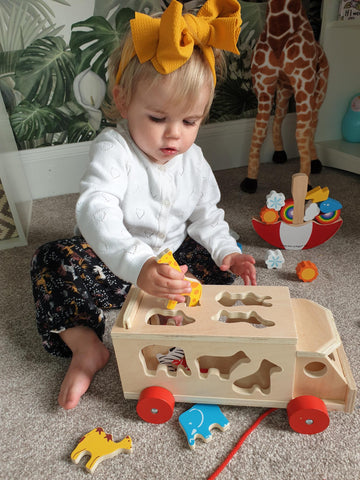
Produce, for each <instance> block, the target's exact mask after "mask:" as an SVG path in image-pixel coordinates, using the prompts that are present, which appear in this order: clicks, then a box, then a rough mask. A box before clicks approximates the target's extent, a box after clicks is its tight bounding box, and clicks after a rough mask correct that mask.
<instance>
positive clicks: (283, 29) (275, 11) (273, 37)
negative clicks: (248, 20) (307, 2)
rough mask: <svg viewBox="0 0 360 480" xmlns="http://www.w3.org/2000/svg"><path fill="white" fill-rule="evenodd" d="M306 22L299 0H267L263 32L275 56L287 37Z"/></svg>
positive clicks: (281, 48)
mask: <svg viewBox="0 0 360 480" xmlns="http://www.w3.org/2000/svg"><path fill="white" fill-rule="evenodd" d="M307 23H308V20H307V17H306V15H305V12H304V10H303V7H302V1H301V0H268V5H267V13H266V21H265V32H266V37H267V41H268V43H269V45H270V46H271V48H272V50H273V51H274V52H275V54H276V55H277V56H279V55H280V54H281V52H282V50H283V47H284V45H285V43H286V41H287V39H288V37H289V36H290V35H292V34H293V33H294V32H297V31H298V30H299V28H300V27H301V26H303V25H304V24H307Z"/></svg>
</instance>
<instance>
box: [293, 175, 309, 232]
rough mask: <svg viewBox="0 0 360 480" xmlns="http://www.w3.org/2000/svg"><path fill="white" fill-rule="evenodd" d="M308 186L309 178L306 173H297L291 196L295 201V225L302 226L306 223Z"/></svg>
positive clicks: (294, 177) (294, 176)
mask: <svg viewBox="0 0 360 480" xmlns="http://www.w3.org/2000/svg"><path fill="white" fill-rule="evenodd" d="M307 185H308V176H307V175H306V174H305V173H295V174H294V175H293V176H292V183H291V195H292V197H293V200H294V214H293V225H301V224H302V223H304V213H305V197H306V193H307Z"/></svg>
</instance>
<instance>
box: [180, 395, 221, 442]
mask: <svg viewBox="0 0 360 480" xmlns="http://www.w3.org/2000/svg"><path fill="white" fill-rule="evenodd" d="M179 422H180V425H181V427H182V429H183V430H184V432H185V435H186V436H187V441H188V443H189V447H190V448H191V449H192V450H194V449H195V439H196V438H198V437H199V438H202V439H203V441H204V442H205V443H207V442H210V440H211V439H212V435H211V432H210V430H211V429H212V428H219V429H220V430H222V431H224V430H226V429H227V428H228V427H229V421H228V419H227V418H226V417H225V415H224V414H223V413H222V411H221V410H220V408H219V407H218V406H217V405H204V404H200V403H198V404H196V405H194V406H193V407H192V408H190V410H187V411H186V412H184V413H182V414H181V415H180V417H179Z"/></svg>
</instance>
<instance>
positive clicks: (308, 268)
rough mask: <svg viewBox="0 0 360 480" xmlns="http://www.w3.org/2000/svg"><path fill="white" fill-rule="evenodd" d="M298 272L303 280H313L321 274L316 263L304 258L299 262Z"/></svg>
mask: <svg viewBox="0 0 360 480" xmlns="http://www.w3.org/2000/svg"><path fill="white" fill-rule="evenodd" d="M296 274H297V276H298V277H299V279H300V280H302V281H303V282H312V281H313V280H315V278H316V277H317V276H318V275H319V272H318V269H317V266H316V265H315V263H313V262H310V261H309V260H304V261H302V262H300V263H298V264H297V266H296Z"/></svg>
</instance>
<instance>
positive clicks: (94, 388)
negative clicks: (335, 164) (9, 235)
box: [0, 160, 360, 480]
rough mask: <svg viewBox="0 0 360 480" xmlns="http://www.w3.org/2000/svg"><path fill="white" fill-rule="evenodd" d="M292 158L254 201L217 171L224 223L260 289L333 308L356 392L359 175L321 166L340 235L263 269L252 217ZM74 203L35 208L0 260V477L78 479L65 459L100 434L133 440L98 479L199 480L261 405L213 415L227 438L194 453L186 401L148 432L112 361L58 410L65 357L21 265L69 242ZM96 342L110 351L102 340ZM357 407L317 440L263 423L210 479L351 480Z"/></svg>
mask: <svg viewBox="0 0 360 480" xmlns="http://www.w3.org/2000/svg"><path fill="white" fill-rule="evenodd" d="M297 169H298V162H297V161H296V160H293V161H290V162H289V163H287V164H285V165H277V166H275V165H272V164H267V165H262V166H261V171H260V179H259V188H258V192H257V193H256V194H254V195H248V194H244V193H241V192H240V191H239V183H240V181H241V180H242V179H243V177H244V176H245V173H246V169H245V168H240V169H233V170H228V171H221V172H217V174H216V175H217V178H218V180H219V184H220V186H221V190H222V192H223V198H222V206H223V207H224V208H225V209H226V212H227V220H228V221H229V223H230V225H231V227H232V228H233V229H234V230H235V231H237V232H238V233H239V234H240V241H241V242H242V244H243V247H244V251H245V252H248V253H251V254H253V255H254V256H255V258H256V261H257V272H258V283H259V285H285V286H288V287H289V289H290V292H291V295H292V297H300V298H303V297H304V298H308V299H310V300H313V301H315V302H318V303H319V304H321V305H323V306H325V307H327V308H329V309H330V310H332V312H333V315H334V317H335V320H336V324H337V327H338V330H339V332H340V335H341V338H342V341H343V344H344V347H345V351H346V353H347V356H348V358H349V361H350V364H351V368H352V371H353V375H354V377H355V381H356V383H357V385H359V380H360V359H359V347H360V309H359V276H360V273H359V272H360V242H359V236H360V227H359V218H358V208H359V205H360V179H359V176H356V175H353V174H350V173H346V172H343V171H340V170H334V169H328V168H325V169H324V170H323V172H322V173H321V174H319V175H317V176H316V177H315V176H314V177H313V178H312V179H311V182H312V184H313V186H317V185H321V186H323V187H324V186H328V187H329V188H330V196H331V197H332V198H335V199H337V200H339V201H340V202H341V203H342V204H343V211H342V217H343V220H344V224H343V226H342V228H341V229H340V231H339V232H338V233H337V234H336V235H335V237H333V238H332V239H331V240H329V241H328V242H327V243H326V244H323V245H321V246H319V247H317V248H315V249H313V250H303V251H283V254H284V257H285V264H284V266H283V268H282V269H281V270H268V269H267V268H266V265H265V263H264V259H265V255H266V251H267V249H268V248H271V247H270V246H269V245H267V244H266V243H265V242H264V241H263V240H261V239H260V238H259V237H258V236H257V235H256V233H255V232H254V231H253V229H252V226H251V217H252V216H253V215H257V214H258V213H259V211H260V209H261V207H262V206H263V205H264V204H265V196H266V194H267V193H269V191H270V190H276V191H282V192H284V194H285V195H286V196H287V197H288V196H290V182H291V175H292V173H294V172H296V171H297ZM75 201H76V195H70V196H62V197H57V198H49V199H44V200H38V201H35V202H34V209H33V211H34V213H33V221H32V226H31V232H30V238H29V246H28V247H22V248H17V249H12V250H6V251H1V252H0V265H1V268H0V279H1V280H0V281H1V283H0V285H1V291H0V306H1V310H0V318H1V320H0V354H1V376H0V399H1V400H0V402H1V418H0V421H1V441H0V445H1V446H0V458H1V468H0V479H6V480H13V479H24V480H28V479H29V480H30V479H34V480H39V479H44V480H47V479H49V480H50V479H51V480H65V479H82V478H86V475H87V474H86V473H85V470H84V464H85V459H83V460H82V461H81V463H80V465H74V464H72V463H71V462H70V453H71V451H72V450H73V448H74V447H75V446H76V444H77V441H78V439H79V438H80V437H81V436H82V435H83V434H85V433H87V432H88V431H90V430H92V429H93V428H94V427H97V426H101V427H103V428H104V429H105V431H106V432H108V433H112V434H113V436H114V439H115V440H120V439H122V438H123V437H125V436H126V435H130V436H131V437H132V440H133V444H134V452H133V454H132V455H119V456H117V457H115V458H112V459H109V460H105V461H104V462H103V463H102V464H101V465H99V467H98V468H97V470H96V472H95V478H97V479H99V480H100V479H116V480H120V479H127V480H130V479H131V480H138V479H140V480H142V479H151V480H152V479H154V480H155V479H156V480H168V479H169V480H170V479H171V480H184V479H188V480H193V479H194V480H195V479H196V480H197V479H199V480H204V479H206V478H208V477H209V476H210V475H211V474H212V473H213V471H214V470H215V469H216V468H217V466H218V465H219V464H220V463H221V462H222V461H223V460H224V459H225V457H226V456H227V455H228V453H229V452H230V451H231V449H232V448H233V447H234V446H235V445H236V443H237V441H238V439H239V438H240V436H241V435H242V434H243V433H244V432H245V430H246V429H248V428H249V427H250V426H251V424H252V423H253V422H254V421H255V420H256V419H257V417H258V416H259V415H260V414H261V413H263V412H264V411H265V409H263V408H254V407H230V406H222V407H221V409H222V411H223V413H224V414H225V415H226V417H227V418H228V420H229V422H230V429H229V430H227V431H225V432H220V431H218V430H213V440H212V441H211V442H210V443H208V444H205V443H203V442H202V441H201V440H197V441H196V449H195V451H191V450H190V449H189V448H188V446H187V441H186V438H185V435H184V433H183V431H182V429H181V428H180V426H179V422H178V417H179V415H180V414H181V413H182V412H183V411H185V410H187V409H188V408H190V405H189V404H187V405H186V404H179V403H178V404H176V406H175V412H174V415H173V417H172V419H171V420H170V421H169V422H168V423H166V424H162V425H155V426H154V425H150V424H147V423H145V422H143V421H142V420H140V419H139V418H138V417H137V414H136V411H135V406H136V402H135V401H130V400H124V398H123V395H122V390H121V384H120V381H119V376H118V371H117V366H116V361H115V357H114V354H113V355H112V356H111V359H110V362H109V364H108V365H107V366H106V368H105V369H104V370H103V371H101V372H100V373H98V375H97V376H96V377H95V380H94V382H93V384H92V385H91V387H90V390H89V391H88V392H87V394H86V395H85V396H84V398H83V399H82V401H81V403H80V404H79V406H78V407H77V408H76V409H75V410H73V411H69V412H65V411H63V410H61V409H60V408H58V407H57V394H58V390H59V386H60V383H61V381H62V379H63V376H64V374H65V372H66V369H67V365H68V360H64V359H56V358H52V357H51V356H49V355H48V354H46V353H45V351H43V350H42V347H41V344H40V339H39V337H38V335H37V331H36V328H35V321H34V307H33V302H32V294H31V285H30V279H29V262H30V259H31V256H32V253H33V251H34V250H35V249H36V247H37V246H39V245H40V244H41V243H44V242H46V241H48V240H53V239H56V238H59V237H66V236H69V235H71V234H72V229H73V224H74V205H75ZM301 260H311V261H313V262H314V263H316V265H317V267H318V270H319V276H318V278H317V279H316V280H315V281H314V282H313V283H309V284H307V283H303V282H300V281H299V280H298V279H297V276H296V274H295V268H296V265H297V263H298V262H299V261H301ZM114 315H115V314H114V312H112V313H111V314H110V315H109V321H108V329H107V333H106V337H105V343H106V344H107V346H108V347H109V348H110V350H111V351H112V352H113V349H112V344H111V339H110V336H109V331H110V328H111V324H112V321H113V319H114ZM359 413H360V412H359V400H357V401H356V406H355V412H354V413H353V414H352V415H349V414H344V413H335V412H330V426H329V428H328V429H327V430H325V431H324V432H323V433H321V434H318V435H312V436H305V435H300V434H297V433H295V432H293V431H292V430H291V429H290V427H289V426H288V422H287V416H286V411H285V410H277V411H276V412H274V413H272V414H271V415H269V416H268V417H267V418H266V419H265V420H264V421H263V422H262V423H261V425H260V426H259V427H258V428H257V429H256V430H255V431H254V432H253V433H252V434H251V435H250V436H249V437H248V439H247V440H246V442H245V443H244V445H243V446H242V448H241V449H240V451H239V452H238V453H237V454H236V455H235V457H234V458H233V459H232V460H231V462H230V464H229V465H228V466H227V467H226V468H225V470H224V471H223V472H222V473H221V474H220V475H219V477H218V478H219V479H220V480H234V479H236V480H252V479H254V480H255V479H256V480H290V479H291V480H342V479H346V480H359V479H360V449H359V445H360V415H359Z"/></svg>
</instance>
